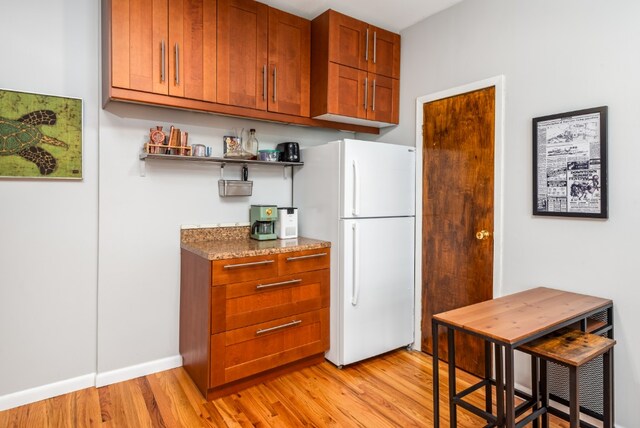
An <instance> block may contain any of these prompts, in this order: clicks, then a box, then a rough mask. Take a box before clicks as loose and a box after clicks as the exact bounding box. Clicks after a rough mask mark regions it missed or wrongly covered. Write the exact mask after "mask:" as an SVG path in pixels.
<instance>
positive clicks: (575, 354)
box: [518, 328, 616, 367]
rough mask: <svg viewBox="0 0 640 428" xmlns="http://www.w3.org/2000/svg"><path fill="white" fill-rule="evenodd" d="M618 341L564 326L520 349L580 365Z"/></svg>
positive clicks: (547, 358)
mask: <svg viewBox="0 0 640 428" xmlns="http://www.w3.org/2000/svg"><path fill="white" fill-rule="evenodd" d="M615 344H616V341H615V340H613V339H609V338H608V337H603V336H598V335H597V334H591V333H585V332H583V331H579V330H572V329H569V328H563V329H560V330H558V331H556V332H553V333H551V334H548V335H546V336H544V337H541V338H539V339H536V340H534V341H532V342H529V343H527V344H526V345H522V346H520V347H519V348H518V349H519V350H521V351H523V352H526V353H527V354H531V355H534V356H536V357H538V358H544V359H546V360H549V361H554V362H558V363H561V364H565V365H567V366H573V367H580V366H582V365H584V364H586V363H588V362H589V361H591V360H593V359H594V358H596V357H597V356H599V355H602V354H604V353H605V352H607V351H608V350H609V349H611V348H612V347H613V345H615Z"/></svg>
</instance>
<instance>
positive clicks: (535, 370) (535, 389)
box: [531, 355, 540, 428]
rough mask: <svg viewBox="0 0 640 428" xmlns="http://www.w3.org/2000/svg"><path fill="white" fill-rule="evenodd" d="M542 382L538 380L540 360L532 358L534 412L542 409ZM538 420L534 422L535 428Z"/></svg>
mask: <svg viewBox="0 0 640 428" xmlns="http://www.w3.org/2000/svg"><path fill="white" fill-rule="evenodd" d="M539 389H540V381H539V379H538V358H537V357H534V356H533V355H532V356H531V396H532V397H533V401H534V405H533V408H532V409H531V410H532V411H533V412H535V411H536V410H538V409H539V408H540V391H539ZM538 426H539V424H538V418H535V419H534V420H533V425H532V427H533V428H538Z"/></svg>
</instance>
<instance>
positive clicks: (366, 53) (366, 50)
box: [364, 28, 369, 61]
mask: <svg viewBox="0 0 640 428" xmlns="http://www.w3.org/2000/svg"><path fill="white" fill-rule="evenodd" d="M364 60H365V61H369V29H368V28H367V32H366V33H365V36H364Z"/></svg>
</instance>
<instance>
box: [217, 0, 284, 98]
mask: <svg viewBox="0 0 640 428" xmlns="http://www.w3.org/2000/svg"><path fill="white" fill-rule="evenodd" d="M268 9H269V8H268V6H267V5H265V4H262V3H258V2H256V1H253V0H218V29H217V33H218V63H217V71H218V73H217V78H218V82H217V86H218V94H217V96H218V102H219V103H222V104H230V105H235V106H241V107H249V108H253V109H257V110H266V109H267V87H266V83H267V78H268V73H269V71H268V70H267V68H268V64H267V26H268V22H269V14H268ZM283 86H284V85H283Z"/></svg>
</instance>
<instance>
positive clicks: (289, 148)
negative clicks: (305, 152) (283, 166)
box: [276, 142, 301, 162]
mask: <svg viewBox="0 0 640 428" xmlns="http://www.w3.org/2000/svg"><path fill="white" fill-rule="evenodd" d="M276 150H278V151H279V152H280V153H278V160H279V161H280V162H301V159H300V147H299V146H298V143H295V142H287V143H280V144H278V145H277V146H276Z"/></svg>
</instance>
